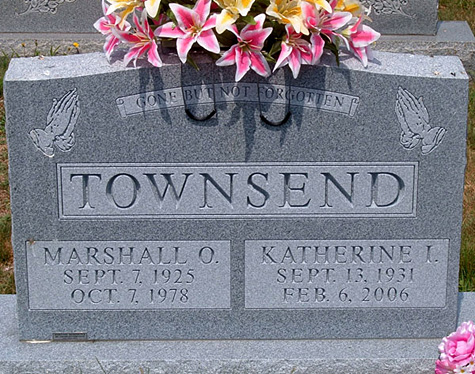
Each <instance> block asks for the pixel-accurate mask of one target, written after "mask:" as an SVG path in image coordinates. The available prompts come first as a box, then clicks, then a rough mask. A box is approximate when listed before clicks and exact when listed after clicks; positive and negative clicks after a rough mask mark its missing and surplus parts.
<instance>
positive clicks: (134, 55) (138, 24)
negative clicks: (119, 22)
mask: <svg viewBox="0 0 475 374" xmlns="http://www.w3.org/2000/svg"><path fill="white" fill-rule="evenodd" d="M133 20H134V24H135V28H136V29H135V32H134V33H128V32H126V31H120V30H117V29H112V33H113V34H114V35H115V36H116V37H117V38H119V39H120V40H123V41H125V42H127V43H130V44H132V47H131V48H130V49H129V52H127V54H126V55H125V57H124V62H125V65H128V64H129V62H130V61H132V60H134V65H136V64H137V59H138V58H139V57H140V56H142V55H143V54H145V53H147V59H148V61H149V62H150V63H151V64H152V65H153V66H156V67H160V66H162V60H161V59H160V56H159V55H158V46H157V43H156V41H155V36H154V34H153V31H152V29H151V28H150V25H149V24H148V22H147V12H143V13H142V19H141V20H139V18H138V17H137V14H135V13H134V18H133Z"/></svg>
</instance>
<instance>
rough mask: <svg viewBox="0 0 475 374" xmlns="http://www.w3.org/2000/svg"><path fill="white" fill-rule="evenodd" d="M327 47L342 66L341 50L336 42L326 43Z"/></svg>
mask: <svg viewBox="0 0 475 374" xmlns="http://www.w3.org/2000/svg"><path fill="white" fill-rule="evenodd" d="M325 48H326V49H328V50H329V51H330V52H331V53H333V55H334V56H335V59H336V64H337V65H338V66H340V50H339V49H338V47H337V46H336V45H335V44H334V43H326V44H325Z"/></svg>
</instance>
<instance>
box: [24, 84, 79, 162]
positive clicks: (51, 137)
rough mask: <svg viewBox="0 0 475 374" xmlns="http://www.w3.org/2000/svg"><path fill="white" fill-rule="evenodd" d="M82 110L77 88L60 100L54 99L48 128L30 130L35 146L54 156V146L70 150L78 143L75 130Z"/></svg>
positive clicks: (63, 150)
mask: <svg viewBox="0 0 475 374" xmlns="http://www.w3.org/2000/svg"><path fill="white" fill-rule="evenodd" d="M80 112H81V109H80V107H79V99H78V95H77V89H73V90H71V91H69V92H67V93H66V94H65V95H64V96H63V97H62V98H61V99H59V100H57V99H53V106H52V107H51V109H50V111H49V113H48V118H47V126H46V128H45V129H44V130H42V129H35V130H31V131H30V137H31V139H32V140H33V143H34V144H35V146H36V147H37V148H38V149H39V150H40V151H41V152H43V154H44V155H45V156H48V157H53V156H54V147H53V146H56V147H57V148H58V149H59V150H60V151H62V152H69V151H70V150H71V148H72V147H73V146H74V144H75V143H76V138H75V135H74V132H73V131H74V127H75V126H76V123H77V121H78V117H79V114H80Z"/></svg>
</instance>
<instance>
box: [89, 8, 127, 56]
mask: <svg viewBox="0 0 475 374" xmlns="http://www.w3.org/2000/svg"><path fill="white" fill-rule="evenodd" d="M108 9H109V7H108V6H107V5H106V3H105V1H104V0H102V11H103V12H104V17H102V18H100V19H98V20H97V21H96V23H94V27H95V29H96V30H97V31H99V32H100V33H101V34H102V35H106V36H107V38H106V42H105V44H104V53H105V54H106V57H107V59H108V60H110V56H111V54H112V52H113V51H114V49H115V47H117V46H118V45H119V44H120V39H119V38H117V37H116V36H115V35H114V34H113V33H112V30H113V29H118V30H120V31H128V30H130V23H128V22H127V21H126V22H124V23H123V25H122V26H120V25H119V22H120V17H117V16H116V14H115V13H111V14H107V11H108Z"/></svg>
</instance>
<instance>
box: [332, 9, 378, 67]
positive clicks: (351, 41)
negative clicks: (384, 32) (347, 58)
mask: <svg viewBox="0 0 475 374" xmlns="http://www.w3.org/2000/svg"><path fill="white" fill-rule="evenodd" d="M362 21H363V15H361V16H360V18H359V19H358V21H357V22H356V23H355V24H354V25H353V26H351V27H349V28H348V29H346V30H344V31H343V33H342V35H343V36H346V37H347V38H348V41H347V40H346V39H345V38H344V37H343V38H341V39H342V40H343V41H345V43H346V44H347V48H348V49H349V50H350V51H351V52H353V54H354V55H355V56H356V57H358V58H359V59H360V61H361V62H362V63H363V66H364V67H366V66H368V59H371V58H372V53H371V49H370V47H369V45H370V44H371V43H373V42H375V41H376V40H378V39H379V37H380V36H381V34H380V33H379V32H377V31H374V30H373V29H372V28H371V27H369V26H366V25H362V24H361V22H362Z"/></svg>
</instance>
